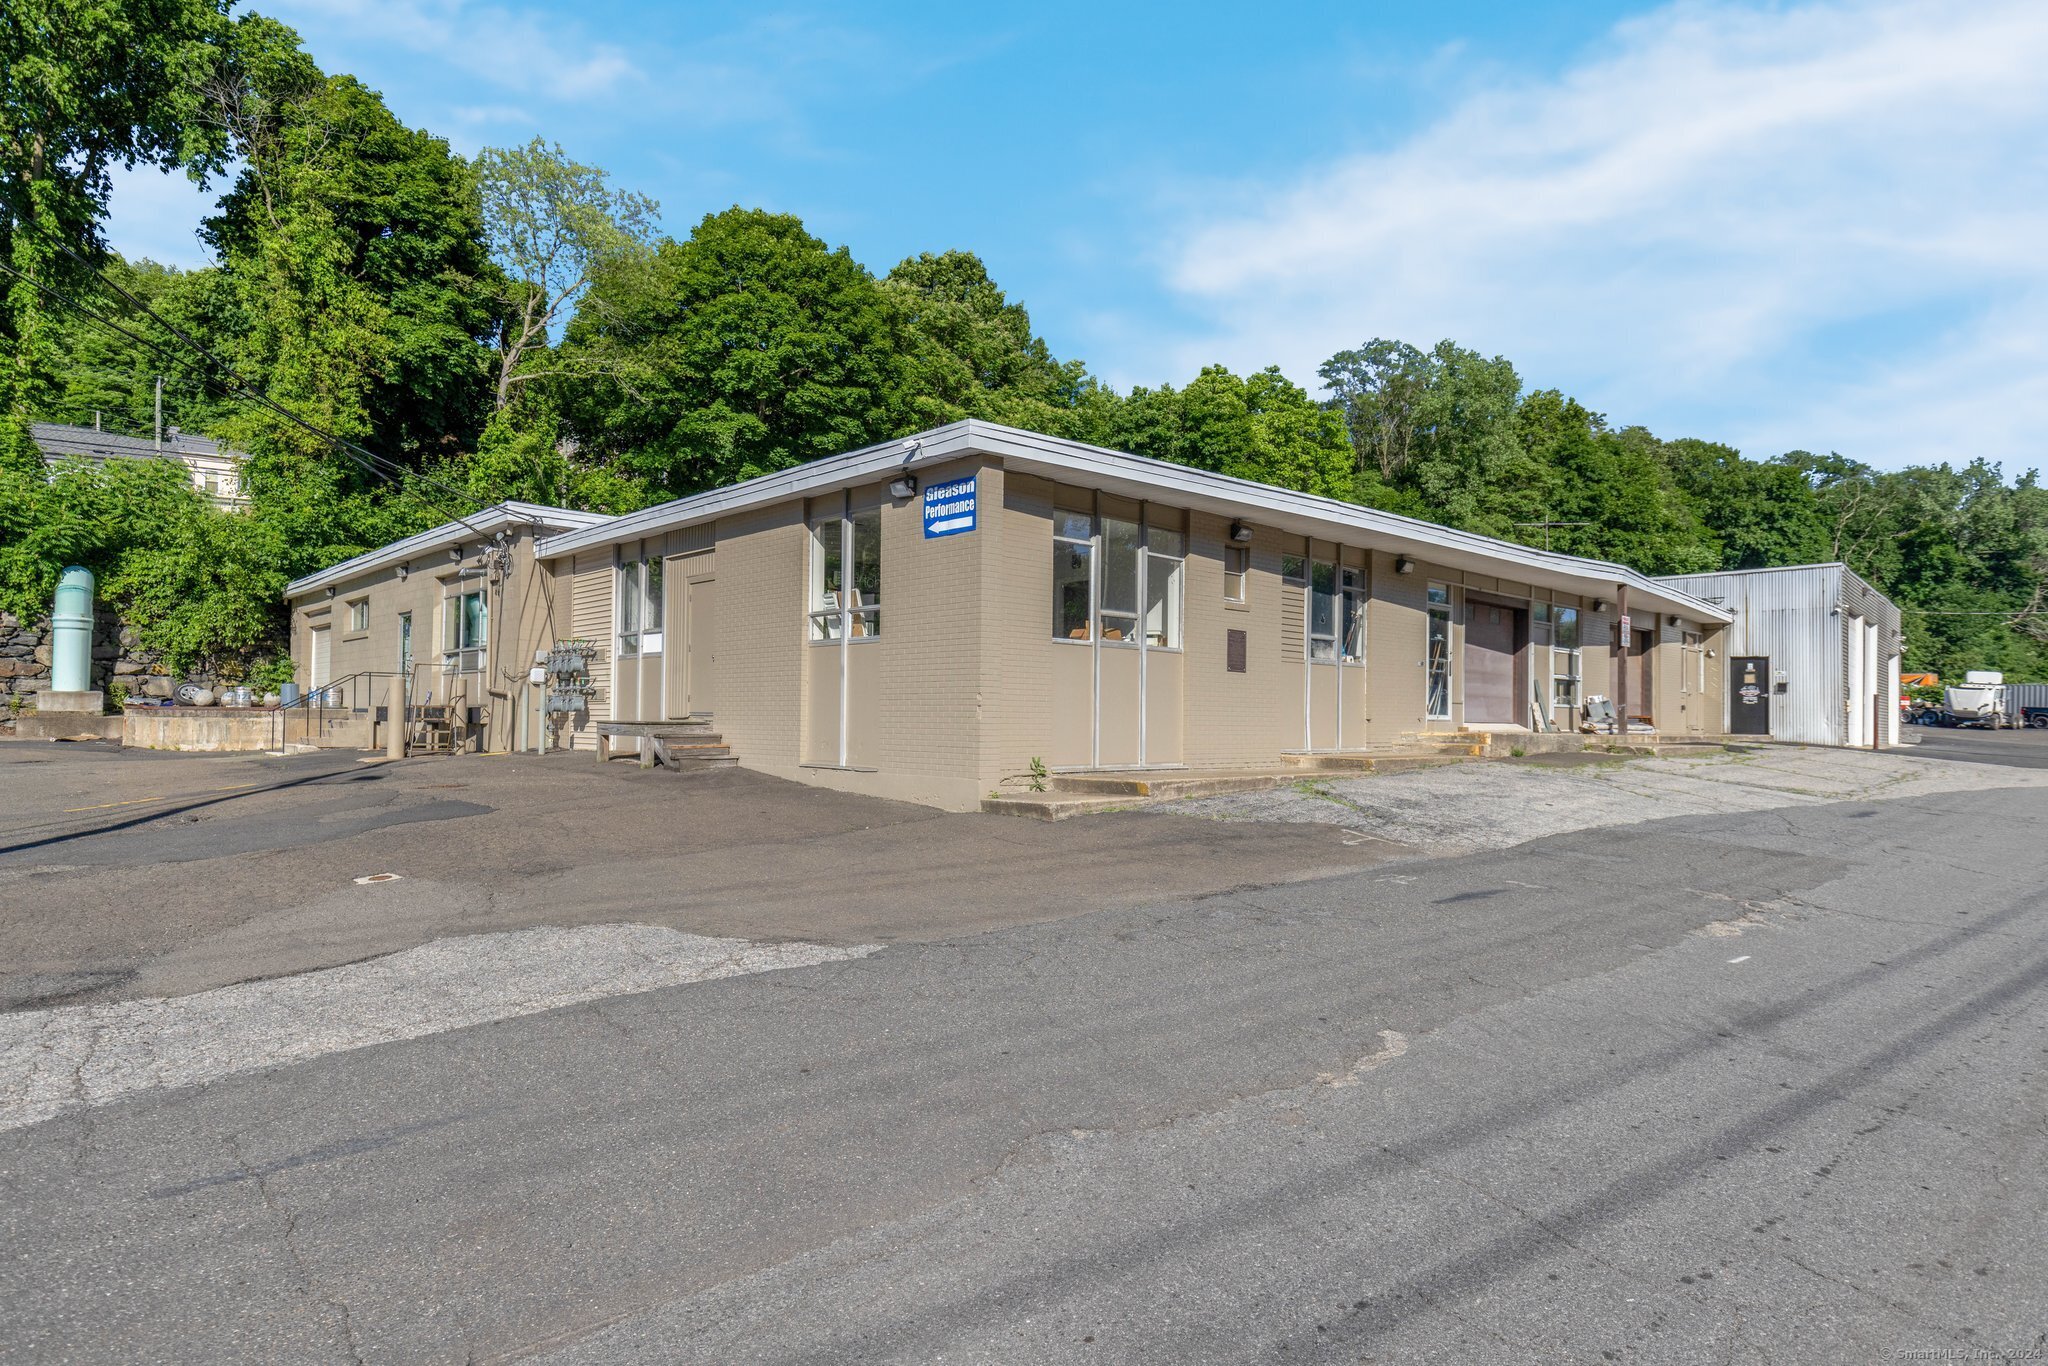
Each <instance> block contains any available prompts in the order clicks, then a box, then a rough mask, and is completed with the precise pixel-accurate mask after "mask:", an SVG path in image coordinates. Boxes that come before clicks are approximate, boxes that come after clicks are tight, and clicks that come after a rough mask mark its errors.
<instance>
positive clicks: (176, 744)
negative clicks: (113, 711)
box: [111, 707, 277, 753]
mask: <svg viewBox="0 0 2048 1366" xmlns="http://www.w3.org/2000/svg"><path fill="white" fill-rule="evenodd" d="M111 719H114V720H118V721H120V722H121V723H122V725H121V729H120V731H119V732H118V734H119V735H120V737H121V743H122V744H123V745H125V746H127V747H128V748H131V749H176V750H188V751H197V752H202V753H214V752H220V753H228V752H233V751H238V750H243V751H246V750H267V749H270V748H272V747H273V746H275V745H276V743H277V717H276V713H275V712H272V711H270V710H268V709H267V708H255V707H249V708H243V707H234V708H228V707H130V708H129V709H128V714H127V715H126V716H122V717H115V718H111Z"/></svg>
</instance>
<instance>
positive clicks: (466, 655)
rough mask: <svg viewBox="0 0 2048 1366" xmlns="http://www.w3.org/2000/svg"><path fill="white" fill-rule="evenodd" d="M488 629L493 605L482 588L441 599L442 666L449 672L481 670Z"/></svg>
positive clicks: (464, 672)
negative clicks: (489, 605)
mask: <svg viewBox="0 0 2048 1366" xmlns="http://www.w3.org/2000/svg"><path fill="white" fill-rule="evenodd" d="M489 628H490V608H489V607H488V606H486V605H485V603H484V594H483V590H482V589H481V588H478V589H473V590H471V591H470V592H467V593H451V594H449V595H448V596H447V597H445V598H443V599H441V667H442V668H443V669H444V670H446V671H447V672H449V673H461V674H473V673H482V672H483V667H484V648H485V646H486V645H487V644H488V643H489V635H490V629H489Z"/></svg>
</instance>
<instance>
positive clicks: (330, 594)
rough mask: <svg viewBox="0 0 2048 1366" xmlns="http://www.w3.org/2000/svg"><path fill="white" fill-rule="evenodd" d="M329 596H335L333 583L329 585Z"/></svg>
mask: <svg viewBox="0 0 2048 1366" xmlns="http://www.w3.org/2000/svg"><path fill="white" fill-rule="evenodd" d="M327 596H328V597H330V598H331V597H333V596H334V585H333V584H331V583H330V584H328V585H327Z"/></svg>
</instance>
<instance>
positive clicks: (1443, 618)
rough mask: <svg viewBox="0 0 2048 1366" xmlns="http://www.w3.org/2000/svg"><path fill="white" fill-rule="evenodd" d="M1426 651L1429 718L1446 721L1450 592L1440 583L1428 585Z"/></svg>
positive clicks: (1449, 684)
mask: <svg viewBox="0 0 2048 1366" xmlns="http://www.w3.org/2000/svg"><path fill="white" fill-rule="evenodd" d="M1428 651H1429V653H1428V655H1427V661H1426V668H1427V670H1428V681H1429V704H1428V706H1429V718H1430V719H1431V720H1433V721H1446V720H1449V719H1450V715H1451V590H1450V589H1449V588H1446V587H1445V586H1444V585H1443V584H1440V583H1433V584H1431V585H1430V586H1429V640H1428Z"/></svg>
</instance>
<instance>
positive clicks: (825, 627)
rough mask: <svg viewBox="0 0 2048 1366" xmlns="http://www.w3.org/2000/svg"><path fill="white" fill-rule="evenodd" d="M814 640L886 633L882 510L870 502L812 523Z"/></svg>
mask: <svg viewBox="0 0 2048 1366" xmlns="http://www.w3.org/2000/svg"><path fill="white" fill-rule="evenodd" d="M811 535H812V542H811V602H810V623H811V639H812V640H868V639H872V638H874V637H876V636H879V635H881V633H882V513H881V510H880V509H879V508H869V509H867V510H866V511H864V512H856V513H854V514H853V515H852V516H849V517H833V518H830V519H828V520H826V521H822V522H819V523H818V524H817V525H816V526H815V527H813V528H812V533H811Z"/></svg>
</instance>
